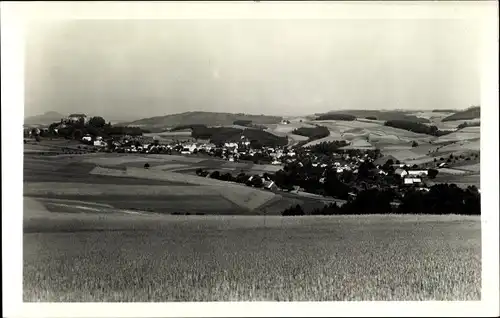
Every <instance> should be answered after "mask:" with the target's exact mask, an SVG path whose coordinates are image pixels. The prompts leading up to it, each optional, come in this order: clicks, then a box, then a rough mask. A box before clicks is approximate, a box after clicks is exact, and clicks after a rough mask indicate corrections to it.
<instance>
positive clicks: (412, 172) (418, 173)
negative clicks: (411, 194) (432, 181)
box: [408, 170, 427, 176]
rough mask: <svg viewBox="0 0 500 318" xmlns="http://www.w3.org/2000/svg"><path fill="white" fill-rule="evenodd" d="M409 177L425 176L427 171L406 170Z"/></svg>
mask: <svg viewBox="0 0 500 318" xmlns="http://www.w3.org/2000/svg"><path fill="white" fill-rule="evenodd" d="M408 175H409V176H427V170H408Z"/></svg>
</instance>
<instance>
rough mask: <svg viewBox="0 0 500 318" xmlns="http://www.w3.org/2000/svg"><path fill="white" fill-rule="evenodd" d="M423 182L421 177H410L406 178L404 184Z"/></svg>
mask: <svg viewBox="0 0 500 318" xmlns="http://www.w3.org/2000/svg"><path fill="white" fill-rule="evenodd" d="M421 182H422V179H421V178H415V177H408V178H404V184H407V185H410V184H419V183H421Z"/></svg>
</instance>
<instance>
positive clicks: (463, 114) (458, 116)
mask: <svg viewBox="0 0 500 318" xmlns="http://www.w3.org/2000/svg"><path fill="white" fill-rule="evenodd" d="M476 118H481V107H480V106H474V107H470V108H467V109H466V110H463V111H460V112H456V113H454V114H453V115H450V116H448V117H445V118H443V120H442V121H453V120H466V119H476Z"/></svg>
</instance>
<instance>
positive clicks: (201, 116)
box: [122, 111, 282, 128]
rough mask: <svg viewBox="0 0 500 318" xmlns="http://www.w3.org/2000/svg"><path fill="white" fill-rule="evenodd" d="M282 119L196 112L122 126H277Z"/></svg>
mask: <svg viewBox="0 0 500 318" xmlns="http://www.w3.org/2000/svg"><path fill="white" fill-rule="evenodd" d="M281 119H282V117H278V116H265V115H249V114H233V113H215V112H201V111H196V112H185V113H179V114H172V115H165V116H156V117H150V118H143V119H139V120H135V121H132V122H128V123H122V125H127V126H138V127H147V128H160V127H161V128H167V127H174V126H179V125H193V124H203V125H206V126H227V125H233V123H234V121H236V120H249V121H252V123H253V124H276V123H278V122H280V121H281Z"/></svg>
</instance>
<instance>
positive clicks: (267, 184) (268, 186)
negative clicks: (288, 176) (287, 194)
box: [264, 181, 278, 191]
mask: <svg viewBox="0 0 500 318" xmlns="http://www.w3.org/2000/svg"><path fill="white" fill-rule="evenodd" d="M264 189H266V190H271V191H276V190H278V186H277V185H276V184H275V183H274V181H264Z"/></svg>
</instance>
